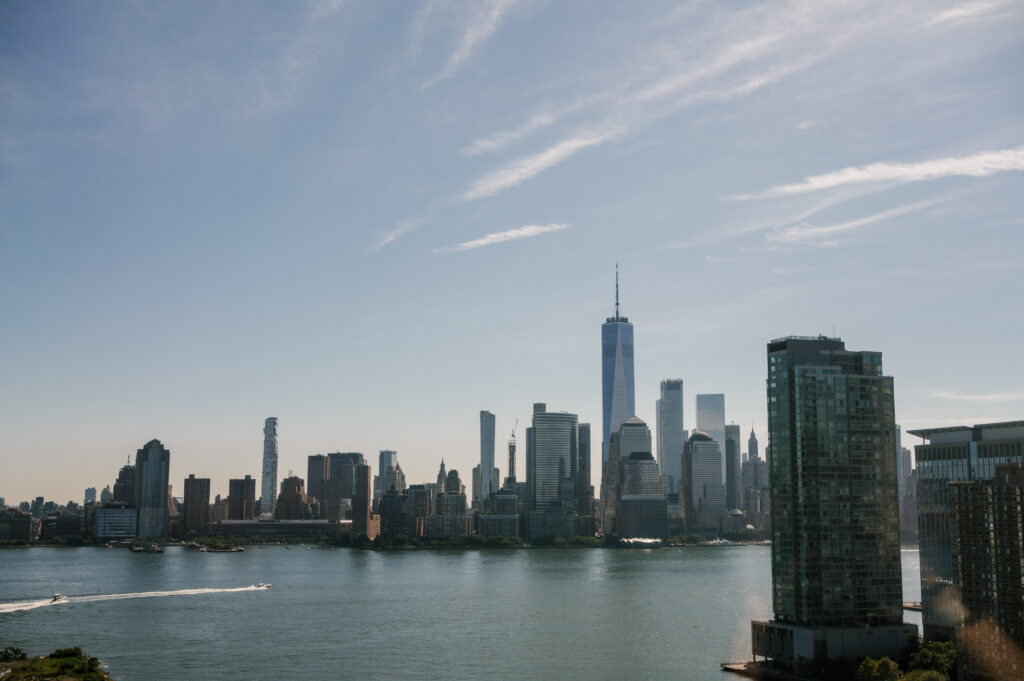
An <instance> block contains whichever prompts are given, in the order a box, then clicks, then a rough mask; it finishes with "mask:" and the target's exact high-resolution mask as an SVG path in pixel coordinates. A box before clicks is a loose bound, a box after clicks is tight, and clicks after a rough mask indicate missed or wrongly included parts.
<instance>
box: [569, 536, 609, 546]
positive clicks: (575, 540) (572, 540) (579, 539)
mask: <svg viewBox="0 0 1024 681" xmlns="http://www.w3.org/2000/svg"><path fill="white" fill-rule="evenodd" d="M568 542H569V546H587V547H597V546H600V545H601V540H600V539H598V538H597V537H584V536H581V535H578V534H576V535H573V536H571V537H569V539H568Z"/></svg>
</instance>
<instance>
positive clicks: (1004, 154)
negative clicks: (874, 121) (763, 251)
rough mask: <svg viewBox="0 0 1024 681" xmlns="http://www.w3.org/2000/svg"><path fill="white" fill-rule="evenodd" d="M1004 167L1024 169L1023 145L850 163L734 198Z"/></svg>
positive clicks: (976, 174)
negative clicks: (914, 158) (915, 158)
mask: <svg viewBox="0 0 1024 681" xmlns="http://www.w3.org/2000/svg"><path fill="white" fill-rule="evenodd" d="M1007 170H1024V146H1019V147H1014V148H1012V149H999V150H992V151H981V152H978V153H976V154H971V155H970V156H952V157H947V158H937V159H932V160H930V161H921V162H919V163H889V162H883V163H871V164H869V165H865V166H851V167H849V168H843V169H842V170H836V171H834V172H831V173H825V174H822V175H813V176H811V177H806V178H804V179H803V180H802V181H800V182H796V183H794V184H782V185H776V186H774V187H769V188H768V189H766V190H764V191H761V192H756V193H753V194H740V195H738V196H734V197H732V198H734V199H740V200H746V199H766V198H774V197H778V196H791V195H793V194H804V193H807V192H815V191H821V190H823V189H832V188H834V187H843V186H846V185H851V184H862V183H865V182H897V183H900V184H903V183H907V182H921V181H924V180H935V179H939V178H943V177H954V176H962V177H963V176H966V177H984V176H986V175H992V174H993V173H998V172H1003V171H1007Z"/></svg>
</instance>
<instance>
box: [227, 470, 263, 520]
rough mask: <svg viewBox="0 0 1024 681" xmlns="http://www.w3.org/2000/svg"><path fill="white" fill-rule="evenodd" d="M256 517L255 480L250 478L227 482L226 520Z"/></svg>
mask: <svg viewBox="0 0 1024 681" xmlns="http://www.w3.org/2000/svg"><path fill="white" fill-rule="evenodd" d="M255 517H256V480H255V478H253V477H252V476H249V475H247V476H245V477H244V478H235V479H232V480H228V519H229V520H252V519H253V518H255Z"/></svg>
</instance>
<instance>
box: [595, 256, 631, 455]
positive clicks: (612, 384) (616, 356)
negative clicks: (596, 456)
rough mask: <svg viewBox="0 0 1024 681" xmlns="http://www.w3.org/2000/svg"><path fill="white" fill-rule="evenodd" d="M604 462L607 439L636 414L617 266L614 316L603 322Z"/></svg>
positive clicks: (628, 334)
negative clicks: (621, 310) (620, 303)
mask: <svg viewBox="0 0 1024 681" xmlns="http://www.w3.org/2000/svg"><path fill="white" fill-rule="evenodd" d="M601 414H602V426H603V431H602V440H601V461H602V462H604V461H607V460H608V441H609V439H610V438H611V434H612V433H614V432H615V431H616V430H618V429H619V426H620V425H622V424H623V423H625V422H626V419H628V418H629V417H630V416H633V415H635V414H636V402H635V395H634V386H633V325H632V324H630V323H629V319H628V318H626V317H623V316H622V315H620V314H619V270H618V266H616V268H615V315H614V316H613V317H608V318H607V319H606V320H605V323H604V324H602V325H601Z"/></svg>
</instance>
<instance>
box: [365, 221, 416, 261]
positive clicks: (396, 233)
mask: <svg viewBox="0 0 1024 681" xmlns="http://www.w3.org/2000/svg"><path fill="white" fill-rule="evenodd" d="M419 226H420V221H419V220H402V221H401V222H399V223H398V226H397V227H395V228H394V229H392V230H389V231H387V232H385V233H384V235H383V236H381V238H380V240H379V241H378V242H377V243H376V244H375V245H374V247H373V248H372V249H370V250H372V251H373V252H374V253H376V252H377V251H379V250H380V249H382V248H384V247H385V246H387V245H388V244H391V243H393V242H395V241H396V240H397V239H399V238H400V237H403V236H405V235H406V234H408V233H409V232H411V231H413V230H415V229H416V228H417V227H419Z"/></svg>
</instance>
